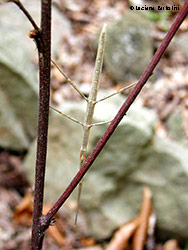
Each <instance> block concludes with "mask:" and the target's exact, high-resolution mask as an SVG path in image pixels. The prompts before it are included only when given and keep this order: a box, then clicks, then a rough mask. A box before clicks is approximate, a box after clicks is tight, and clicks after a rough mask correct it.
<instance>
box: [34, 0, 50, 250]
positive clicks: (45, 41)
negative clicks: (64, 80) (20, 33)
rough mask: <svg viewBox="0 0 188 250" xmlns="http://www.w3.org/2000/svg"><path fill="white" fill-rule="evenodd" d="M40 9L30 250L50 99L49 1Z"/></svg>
mask: <svg viewBox="0 0 188 250" xmlns="http://www.w3.org/2000/svg"><path fill="white" fill-rule="evenodd" d="M41 2H42V5H41V6H42V8H41V31H40V35H41V41H42V44H41V45H40V50H39V51H38V52H39V79H40V93H39V96H40V100H39V118H38V140H37V159H36V173H35V191H34V210H33V226H32V240H31V249H32V250H39V249H42V241H43V236H44V231H43V230H42V228H41V217H42V207H43V195H44V177H45V166H46V152H47V136H48V116H49V97H50V65H51V61H50V59H51V0H48V1H47V0H42V1H41Z"/></svg>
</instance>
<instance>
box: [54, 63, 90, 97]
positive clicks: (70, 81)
mask: <svg viewBox="0 0 188 250" xmlns="http://www.w3.org/2000/svg"><path fill="white" fill-rule="evenodd" d="M51 62H52V63H53V65H54V66H55V67H56V68H57V69H58V70H59V72H60V73H61V74H62V75H63V76H64V77H65V79H66V80H67V82H69V83H70V85H71V86H72V87H73V88H74V89H75V90H76V91H77V92H78V94H79V95H80V96H81V97H82V98H84V100H86V101H88V99H87V97H86V96H85V95H84V94H83V93H82V92H81V91H80V90H79V88H78V87H77V86H76V85H75V84H74V82H73V81H72V80H71V79H70V78H69V77H68V76H67V75H66V74H65V73H64V72H63V70H62V69H61V68H60V67H59V66H58V65H57V63H56V62H55V61H54V60H52V59H51Z"/></svg>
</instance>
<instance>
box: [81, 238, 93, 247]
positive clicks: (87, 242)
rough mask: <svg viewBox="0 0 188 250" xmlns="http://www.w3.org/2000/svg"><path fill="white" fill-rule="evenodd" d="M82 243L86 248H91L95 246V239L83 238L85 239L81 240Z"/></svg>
mask: <svg viewBox="0 0 188 250" xmlns="http://www.w3.org/2000/svg"><path fill="white" fill-rule="evenodd" d="M80 242H81V243H82V245H83V246H85V247H90V246H94V245H95V239H93V238H83V239H80Z"/></svg>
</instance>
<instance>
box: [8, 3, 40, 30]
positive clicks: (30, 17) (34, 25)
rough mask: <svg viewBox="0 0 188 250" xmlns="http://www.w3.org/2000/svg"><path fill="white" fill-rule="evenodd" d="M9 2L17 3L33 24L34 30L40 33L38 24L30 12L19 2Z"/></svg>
mask: <svg viewBox="0 0 188 250" xmlns="http://www.w3.org/2000/svg"><path fill="white" fill-rule="evenodd" d="M9 2H13V3H15V4H16V5H17V6H18V7H19V8H20V10H21V11H22V12H23V13H24V14H25V16H26V17H27V19H28V20H29V21H30V23H31V24H32V26H33V28H34V29H35V30H36V31H40V29H39V27H38V25H37V24H36V22H35V21H34V20H33V18H32V16H31V15H30V14H29V12H28V11H27V10H26V9H25V7H24V6H23V4H22V3H21V2H20V1H19V0H10V1H9Z"/></svg>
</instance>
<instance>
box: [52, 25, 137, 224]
mask: <svg viewBox="0 0 188 250" xmlns="http://www.w3.org/2000/svg"><path fill="white" fill-rule="evenodd" d="M106 30H107V25H104V26H103V28H102V31H101V34H100V38H99V45H98V50H97V57H96V62H95V69H94V74H93V80H92V84H91V90H90V93H89V97H88V98H87V97H85V96H84V94H83V93H82V92H81V91H80V90H79V89H78V87H77V86H76V85H75V84H74V83H73V82H72V81H71V79H70V78H69V77H68V76H67V75H66V74H65V73H64V72H63V71H62V70H61V69H60V68H59V66H58V65H57V64H56V63H55V62H54V61H53V60H51V61H52V63H53V64H54V66H55V67H56V68H57V69H58V70H59V71H60V72H61V73H62V74H63V76H64V77H65V79H66V80H67V82H69V83H70V84H71V85H72V86H73V88H74V89H75V90H76V91H77V92H78V94H79V95H80V96H82V97H83V98H84V100H86V101H87V109H86V114H85V119H84V122H80V121H78V120H76V119H75V118H73V117H71V116H70V115H67V114H65V113H63V112H61V111H59V110H58V109H56V108H54V107H52V106H50V108H52V109H53V110H54V111H56V112H58V113H59V114H61V115H63V116H65V117H66V118H68V119H70V120H72V121H74V122H76V123H77V124H80V125H81V126H82V127H83V140H82V144H81V149H80V168H81V167H82V165H83V163H84V161H85V159H86V153H87V146H88V143H89V135H90V129H91V128H92V127H93V126H99V125H103V124H107V123H110V122H111V121H105V122H98V123H92V121H93V114H94V109H95V105H96V104H97V103H98V102H100V101H104V100H106V99H108V98H110V97H112V96H114V95H116V94H119V93H122V92H123V91H124V90H126V89H128V88H131V87H133V86H134V85H135V84H136V83H133V84H130V85H129V86H126V87H124V88H122V89H120V90H118V91H116V92H115V93H113V94H111V95H109V96H107V97H104V98H102V99H100V100H97V93H98V89H99V82H100V75H101V71H102V65H103V58H104V49H105V38H106ZM81 190H82V182H80V183H79V190H78V203H77V211H76V217H75V225H76V223H77V218H78V211H79V205H80V196H81Z"/></svg>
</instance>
